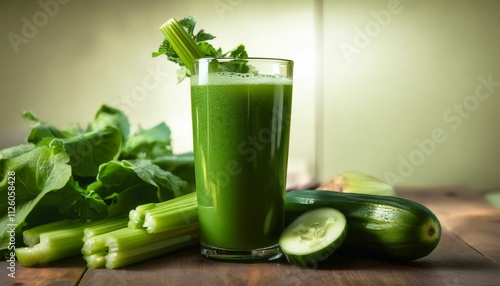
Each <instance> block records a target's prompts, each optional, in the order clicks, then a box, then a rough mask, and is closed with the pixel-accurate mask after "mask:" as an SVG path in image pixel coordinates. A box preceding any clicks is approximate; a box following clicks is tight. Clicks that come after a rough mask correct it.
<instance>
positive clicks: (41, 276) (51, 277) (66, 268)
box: [0, 257, 87, 286]
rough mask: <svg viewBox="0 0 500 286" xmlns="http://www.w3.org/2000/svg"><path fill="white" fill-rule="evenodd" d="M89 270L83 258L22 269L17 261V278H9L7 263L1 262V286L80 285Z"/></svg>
mask: <svg viewBox="0 0 500 286" xmlns="http://www.w3.org/2000/svg"><path fill="white" fill-rule="evenodd" d="M86 270H87V268H86V267H85V261H84V260H83V258H81V257H73V258H68V259H64V260H60V261H55V262H51V263H48V264H46V265H41V266H37V267H22V266H21V265H19V263H18V262H17V261H16V275H15V278H11V277H8V276H7V269H6V262H5V261H1V262H0V285H29V286H42V285H60V286H73V285H78V283H79V281H80V279H81V278H82V276H83V274H84V273H85V271H86Z"/></svg>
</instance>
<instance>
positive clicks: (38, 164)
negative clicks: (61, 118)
mask: <svg viewBox="0 0 500 286" xmlns="http://www.w3.org/2000/svg"><path fill="white" fill-rule="evenodd" d="M68 162H69V157H68V155H67V154H66V152H64V150H62V149H61V146H58V145H57V144H56V145H53V146H41V147H37V148H34V149H32V150H30V151H28V152H24V153H22V154H20V155H18V156H16V157H13V158H9V159H0V179H1V181H0V196H1V197H2V198H7V197H8V196H9V195H12V196H13V197H15V205H13V206H12V205H9V200H3V199H2V200H1V201H0V218H1V221H0V250H4V249H6V248H7V246H8V243H9V238H10V237H9V233H8V232H7V231H8V230H9V229H11V228H12V224H15V225H17V227H16V228H15V229H16V233H17V234H20V233H21V230H22V228H23V227H24V226H25V225H26V222H25V219H26V218H27V217H28V215H29V214H30V213H31V211H32V210H33V209H34V208H35V207H36V206H37V204H38V203H39V202H40V200H41V199H42V198H43V197H44V196H45V195H47V194H48V193H50V192H54V191H56V190H59V189H61V188H63V187H64V186H65V185H66V183H67V182H68V180H69V178H70V177H71V166H70V165H69V164H68ZM9 172H11V173H9ZM12 172H15V175H13V176H9V174H13V173H12ZM11 177H14V178H15V179H14V180H15V181H14V184H13V186H14V188H15V190H14V193H12V189H13V188H10V190H9V186H12V185H9V178H11ZM10 180H12V179H10ZM13 210H15V215H11V213H10V211H13ZM54 219H57V218H54Z"/></svg>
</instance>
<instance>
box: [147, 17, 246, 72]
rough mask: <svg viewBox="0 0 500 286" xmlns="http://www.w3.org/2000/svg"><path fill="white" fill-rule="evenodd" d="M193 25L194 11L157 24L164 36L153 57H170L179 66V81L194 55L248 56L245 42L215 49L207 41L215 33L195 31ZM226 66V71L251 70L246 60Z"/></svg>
mask: <svg viewBox="0 0 500 286" xmlns="http://www.w3.org/2000/svg"><path fill="white" fill-rule="evenodd" d="M195 26H196V19H195V18H194V16H193V15H188V16H187V17H185V18H183V19H181V20H179V21H177V20H175V19H170V20H169V21H167V22H166V23H165V24H163V25H162V26H161V27H160V31H161V32H162V33H163V34H164V36H165V40H163V42H162V44H161V45H160V47H159V48H158V51H157V52H153V53H152V56H153V57H157V56H160V55H166V56H167V59H168V60H169V61H172V62H174V63H176V64H178V65H179V66H180V69H179V70H178V71H177V79H178V81H179V82H181V81H182V80H183V79H184V78H186V77H189V76H191V72H192V69H193V61H194V60H195V59H199V58H205V57H207V58H215V59H217V58H233V59H235V60H244V59H246V58H248V54H247V52H246V50H245V46H244V45H241V44H240V45H238V46H237V47H236V48H234V49H232V50H230V51H227V52H223V51H222V48H218V49H216V48H215V47H214V46H212V45H211V44H210V43H208V41H209V40H213V39H215V36H213V35H211V34H209V33H206V32H205V31H204V30H203V29H201V30H199V31H198V32H196V34H195V33H194V28H195ZM227 68H228V69H229V71H234V72H248V71H249V70H250V68H249V67H248V66H247V65H246V64H245V61H238V63H237V64H234V65H230V66H229V67H227Z"/></svg>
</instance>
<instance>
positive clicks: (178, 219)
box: [144, 201, 198, 233]
mask: <svg viewBox="0 0 500 286" xmlns="http://www.w3.org/2000/svg"><path fill="white" fill-rule="evenodd" d="M197 221H198V204H197V202H196V201H188V202H186V203H184V204H182V205H176V206H172V207H170V208H168V209H163V208H161V209H151V210H148V211H146V214H145V218H144V227H146V230H147V232H149V233H160V232H164V231H167V230H169V229H174V228H177V227H181V226H184V225H188V224H191V223H193V222H197Z"/></svg>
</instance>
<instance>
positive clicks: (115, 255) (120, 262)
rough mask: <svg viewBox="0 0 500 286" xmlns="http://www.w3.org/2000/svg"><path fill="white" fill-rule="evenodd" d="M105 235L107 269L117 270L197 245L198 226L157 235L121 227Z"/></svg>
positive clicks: (188, 226)
mask: <svg viewBox="0 0 500 286" xmlns="http://www.w3.org/2000/svg"><path fill="white" fill-rule="evenodd" d="M106 236H107V238H106V247H107V255H106V268H118V267H123V266H126V265H130V264H134V263H137V262H141V261H144V260H147V259H151V258H154V257H158V256H160V255H163V254H166V253H169V252H172V251H175V250H178V249H181V248H183V247H186V246H189V245H193V244H196V243H198V240H199V225H198V223H193V224H189V225H186V226H183V227H180V228H177V229H173V230H170V231H165V232H162V233H158V234H150V233H148V232H147V231H146V230H144V229H130V228H123V229H119V230H116V231H112V232H109V233H107V234H106Z"/></svg>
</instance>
